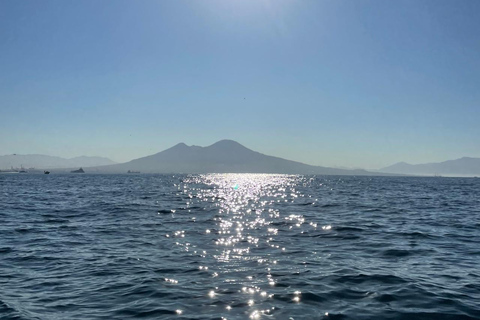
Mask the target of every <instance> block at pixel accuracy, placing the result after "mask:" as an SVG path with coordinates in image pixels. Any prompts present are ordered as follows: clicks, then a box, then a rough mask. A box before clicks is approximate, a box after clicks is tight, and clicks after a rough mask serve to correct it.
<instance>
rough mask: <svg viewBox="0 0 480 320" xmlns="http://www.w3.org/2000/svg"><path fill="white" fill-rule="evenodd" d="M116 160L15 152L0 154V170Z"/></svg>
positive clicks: (101, 162)
mask: <svg viewBox="0 0 480 320" xmlns="http://www.w3.org/2000/svg"><path fill="white" fill-rule="evenodd" d="M115 163H116V162H114V161H112V160H110V159H108V158H102V157H85V156H82V157H76V158H71V159H65V158H60V157H52V156H46V155H42V154H26V155H21V154H15V155H13V154H12V155H6V156H0V170H2V169H10V168H11V167H14V168H20V167H21V166H23V167H24V168H36V169H51V168H75V167H92V166H104V165H111V164H115Z"/></svg>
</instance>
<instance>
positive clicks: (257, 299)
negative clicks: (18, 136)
mask: <svg viewBox="0 0 480 320" xmlns="http://www.w3.org/2000/svg"><path fill="white" fill-rule="evenodd" d="M137 318H142V319H173V320H181V319H218V320H220V319H286V320H289V319H480V179H474V178H440V177H437V178H433V177H432V178H416V177H353V176H351V177H349V176H342V177H339V176H299V175H249V174H207V175H143V174H124V175H89V174H84V175H82V174H53V173H52V174H50V175H42V174H37V175H35V174H2V175H0V319H42V320H43V319H45V320H55V319H62V320H64V319H137Z"/></svg>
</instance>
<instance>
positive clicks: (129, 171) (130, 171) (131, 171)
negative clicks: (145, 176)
mask: <svg viewBox="0 0 480 320" xmlns="http://www.w3.org/2000/svg"><path fill="white" fill-rule="evenodd" d="M127 173H140V171H133V170H128V171H127Z"/></svg>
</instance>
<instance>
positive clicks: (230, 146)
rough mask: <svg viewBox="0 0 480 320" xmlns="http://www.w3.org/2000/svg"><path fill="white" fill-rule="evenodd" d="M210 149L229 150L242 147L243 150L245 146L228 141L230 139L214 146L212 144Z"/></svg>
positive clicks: (218, 142)
mask: <svg viewBox="0 0 480 320" xmlns="http://www.w3.org/2000/svg"><path fill="white" fill-rule="evenodd" d="M210 147H222V148H225V147H227V148H233V147H242V148H245V147H244V146H243V145H241V144H240V143H238V142H237V141H234V140H228V139H224V140H220V141H217V142H215V143H214V144H212V145H211V146H209V148H210Z"/></svg>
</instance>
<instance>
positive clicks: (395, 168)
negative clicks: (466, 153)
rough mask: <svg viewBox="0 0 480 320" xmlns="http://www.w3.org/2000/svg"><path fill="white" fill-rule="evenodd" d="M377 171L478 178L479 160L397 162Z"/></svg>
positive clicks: (479, 172)
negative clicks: (423, 162)
mask: <svg viewBox="0 0 480 320" xmlns="http://www.w3.org/2000/svg"><path fill="white" fill-rule="evenodd" d="M379 171H381V172H387V173H398V174H414V175H430V176H433V175H445V176H480V158H469V157H463V158H460V159H456V160H448V161H444V162H437V163H425V164H408V163H406V162H399V163H396V164H394V165H391V166H388V167H385V168H383V169H380V170H379Z"/></svg>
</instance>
